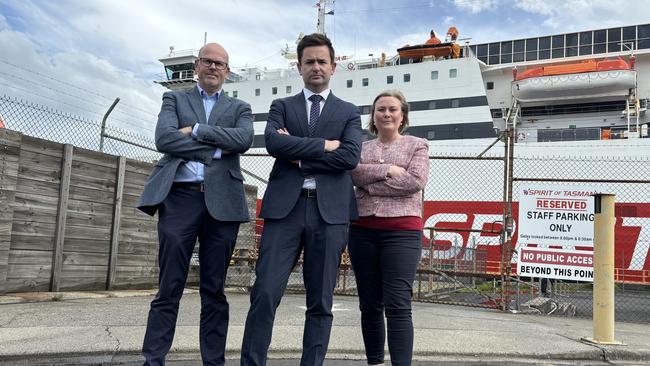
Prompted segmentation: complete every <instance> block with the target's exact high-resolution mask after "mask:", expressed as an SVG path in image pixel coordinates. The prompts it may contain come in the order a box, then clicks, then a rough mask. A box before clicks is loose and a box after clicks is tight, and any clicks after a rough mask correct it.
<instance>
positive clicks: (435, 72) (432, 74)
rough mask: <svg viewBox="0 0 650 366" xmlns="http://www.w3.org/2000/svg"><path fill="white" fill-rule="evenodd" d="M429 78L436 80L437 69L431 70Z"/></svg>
mask: <svg viewBox="0 0 650 366" xmlns="http://www.w3.org/2000/svg"><path fill="white" fill-rule="evenodd" d="M431 80H438V70H433V71H431Z"/></svg>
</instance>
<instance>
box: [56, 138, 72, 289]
mask: <svg viewBox="0 0 650 366" xmlns="http://www.w3.org/2000/svg"><path fill="white" fill-rule="evenodd" d="M73 149H74V147H73V146H72V145H70V144H65V145H63V161H62V162H61V185H60V186H59V203H58V205H57V209H56V229H55V233H54V248H53V251H52V281H51V282H50V291H55V292H56V291H59V289H60V287H61V269H62V267H63V242H64V240H65V221H66V217H67V212H68V197H69V194H70V173H71V172H72V153H73Z"/></svg>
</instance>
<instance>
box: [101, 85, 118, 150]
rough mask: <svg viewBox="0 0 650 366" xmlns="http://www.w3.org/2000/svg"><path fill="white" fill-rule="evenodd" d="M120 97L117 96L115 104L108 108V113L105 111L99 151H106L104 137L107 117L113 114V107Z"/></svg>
mask: <svg viewBox="0 0 650 366" xmlns="http://www.w3.org/2000/svg"><path fill="white" fill-rule="evenodd" d="M119 101H120V98H115V101H113V104H111V106H110V107H109V108H108V110H107V111H106V113H104V118H102V131H101V132H100V135H99V151H100V152H104V137H105V136H106V119H107V118H108V115H109V114H111V112H112V111H113V108H115V106H116V105H117V103H119Z"/></svg>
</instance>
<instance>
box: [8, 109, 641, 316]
mask: <svg viewBox="0 0 650 366" xmlns="http://www.w3.org/2000/svg"><path fill="white" fill-rule="evenodd" d="M0 116H1V118H2V119H3V121H4V123H5V124H6V126H7V128H10V129H13V130H17V131H20V132H22V133H24V134H26V135H30V136H34V137H39V138H44V139H48V140H53V141H57V142H61V143H69V144H73V145H75V146H78V147H82V148H86V149H91V150H98V149H99V146H100V140H101V138H102V134H101V123H100V122H98V121H92V120H88V119H84V118H80V117H77V116H74V115H70V114H66V113H61V112H59V111H56V110H53V109H50V108H46V107H42V106H39V105H36V104H33V103H30V102H25V101H22V100H18V99H13V98H9V97H6V96H4V97H0ZM103 146H104V151H105V152H107V153H110V154H116V155H122V156H126V157H129V158H133V159H138V160H142V161H152V160H156V159H157V158H158V157H159V156H160V155H159V154H158V153H157V152H155V150H154V142H153V140H152V138H151V137H143V136H139V135H136V134H133V133H130V132H128V131H124V130H120V129H117V128H112V127H107V128H106V130H105V133H104V142H103ZM432 146H434V145H432ZM450 146H451V145H450ZM499 146H503V145H499ZM482 149H483V147H479V149H478V151H481V150H482ZM452 150H453V149H452ZM461 150H462V151H465V152H466V153H465V155H464V156H450V154H448V153H439V152H434V154H435V156H432V157H430V169H429V180H428V184H427V187H426V189H425V191H424V194H423V200H424V205H423V206H424V207H423V217H424V220H425V229H424V231H423V236H422V244H423V251H422V260H421V264H420V267H419V269H418V275H417V278H416V282H415V283H414V285H413V289H414V298H415V299H417V300H419V301H427V302H439V303H449V304H463V305H469V306H487V307H498V308H501V309H516V310H519V311H524V310H528V311H530V312H537V313H545V314H549V313H551V314H563V315H571V316H581V317H590V316H591V314H592V284H591V283H589V282H575V281H573V282H572V281H566V280H540V279H539V278H530V277H518V276H516V270H515V269H516V262H515V261H516V258H517V257H516V256H517V249H518V248H517V235H518V231H517V227H516V226H517V222H516V219H517V214H518V201H519V198H520V197H519V193H518V192H519V191H520V190H521V188H522V187H523V185H525V184H527V183H530V182H537V181H543V182H545V183H549V184H552V183H554V182H555V183H561V184H564V185H575V186H576V187H584V186H585V185H589V186H590V187H591V186H595V187H597V189H598V190H599V191H603V192H610V193H614V194H616V202H617V204H616V248H615V250H616V257H615V271H616V273H615V275H616V317H617V319H618V320H627V321H640V322H647V321H650V271H649V270H650V259H649V258H648V251H649V249H650V200H649V198H650V181H648V177H650V170H649V169H650V168H649V167H650V160H649V158H647V157H645V158H644V157H631V156H630V154H629V150H628V153H627V154H617V156H616V157H610V158H602V157H595V155H591V157H579V156H576V157H566V156H562V157H557V156H556V157H540V155H542V154H539V153H536V154H525V153H523V154H515V158H514V159H513V163H512V164H513V170H514V173H513V174H512V175H511V176H510V177H511V179H512V181H513V183H512V185H513V187H512V188H513V189H512V194H513V195H512V206H511V207H512V216H513V218H514V219H515V223H514V228H513V238H512V239H513V240H512V241H511V242H508V241H506V240H505V239H506V235H505V231H504V225H503V221H504V218H505V217H506V214H508V212H507V210H506V209H507V207H508V206H509V204H508V195H505V194H504V192H505V191H506V190H507V189H508V181H507V180H506V178H507V177H508V175H507V174H505V171H506V170H507V164H506V161H507V160H505V159H503V157H500V156H489V157H481V158H479V157H477V155H478V153H474V152H472V153H471V154H468V153H467V149H459V150H456V151H455V152H456V153H457V151H461ZM519 150H520V151H524V152H525V150H526V149H525V148H521V149H519ZM493 151H497V153H498V149H497V150H493ZM601 155H602V154H601ZM646 156H647V155H646ZM273 161H274V159H273V158H272V157H270V156H268V155H267V154H266V153H265V151H263V150H262V151H259V149H254V150H252V151H251V152H249V153H247V154H245V155H243V156H242V158H241V165H242V170H243V173H244V175H245V177H246V182H247V183H248V184H252V185H255V186H256V187H257V188H258V200H257V204H258V212H259V204H260V202H261V197H262V196H263V194H264V191H265V188H266V183H267V179H268V176H269V173H270V171H271V168H272V165H273ZM262 226H263V222H262V220H261V219H257V221H256V232H255V235H254V237H255V241H256V243H254V245H253V246H252V248H253V249H237V250H236V251H235V256H234V258H233V265H232V267H231V270H230V271H229V281H228V282H229V283H230V285H231V286H237V287H242V288H246V289H247V288H250V286H252V283H253V282H254V272H255V271H254V268H255V266H254V263H255V261H256V259H257V250H256V249H254V248H256V247H257V244H258V241H259V237H260V235H261V232H262ZM504 242H506V243H508V244H509V245H510V246H511V249H514V251H513V250H506V244H504ZM510 253H514V254H513V257H512V259H511V258H510ZM511 260H512V269H511V270H510V272H511V273H510V274H511V276H508V275H507V274H508V273H507V271H508V268H509V267H510V266H509V265H507V264H508V263H510V261H511ZM288 290H289V291H303V290H304V288H303V284H302V272H301V262H300V261H299V262H298V264H297V265H296V268H295V271H294V273H293V274H292V275H291V278H290V280H289V285H288ZM336 292H337V293H339V294H356V285H355V281H354V274H353V272H352V269H351V266H350V262H349V258H348V256H347V254H344V256H343V260H342V264H341V270H340V273H339V280H338V283H337V288H336Z"/></svg>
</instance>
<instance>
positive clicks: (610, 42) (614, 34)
mask: <svg viewBox="0 0 650 366" xmlns="http://www.w3.org/2000/svg"><path fill="white" fill-rule="evenodd" d="M620 51H621V28H610V29H608V30H607V52H620Z"/></svg>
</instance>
